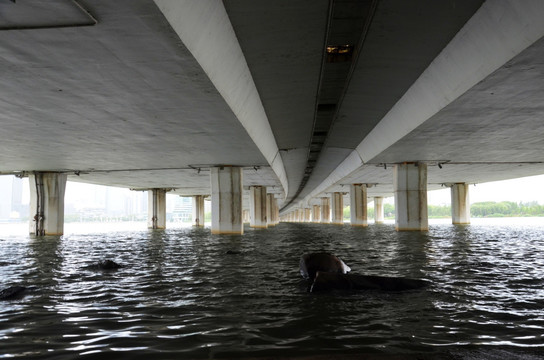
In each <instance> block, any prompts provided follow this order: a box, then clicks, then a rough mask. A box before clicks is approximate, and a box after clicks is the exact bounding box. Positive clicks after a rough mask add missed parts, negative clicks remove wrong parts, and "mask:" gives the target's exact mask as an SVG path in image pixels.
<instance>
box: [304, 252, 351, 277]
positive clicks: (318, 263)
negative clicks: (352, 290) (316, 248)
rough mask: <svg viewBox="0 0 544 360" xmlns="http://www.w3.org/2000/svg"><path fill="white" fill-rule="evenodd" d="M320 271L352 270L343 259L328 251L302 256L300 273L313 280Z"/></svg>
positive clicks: (340, 272)
mask: <svg viewBox="0 0 544 360" xmlns="http://www.w3.org/2000/svg"><path fill="white" fill-rule="evenodd" d="M318 271H321V272H330V273H338V274H346V273H348V272H349V271H351V268H350V267H349V266H347V265H346V264H345V263H344V262H343V261H342V260H340V259H339V258H338V257H336V256H335V255H333V254H330V253H327V252H316V253H310V254H304V255H302V257H301V258H300V274H301V275H302V277H303V278H305V279H310V280H313V279H314V278H315V276H316V273H317V272H318Z"/></svg>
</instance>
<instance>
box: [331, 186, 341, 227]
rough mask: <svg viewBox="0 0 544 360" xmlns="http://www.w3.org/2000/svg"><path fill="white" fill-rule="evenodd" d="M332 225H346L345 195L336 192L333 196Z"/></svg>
mask: <svg viewBox="0 0 544 360" xmlns="http://www.w3.org/2000/svg"><path fill="white" fill-rule="evenodd" d="M331 214H332V219H331V224H337V225H342V224H344V194H342V193H341V192H335V193H332V195H331Z"/></svg>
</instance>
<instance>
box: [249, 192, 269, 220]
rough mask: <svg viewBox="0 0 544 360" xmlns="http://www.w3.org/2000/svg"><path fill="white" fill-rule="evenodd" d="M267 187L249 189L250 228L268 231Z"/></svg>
mask: <svg viewBox="0 0 544 360" xmlns="http://www.w3.org/2000/svg"><path fill="white" fill-rule="evenodd" d="M266 202H267V199H266V186H250V187H249V219H250V222H249V226H251V227H252V228H259V229H266V227H267V217H266V212H267V210H266Z"/></svg>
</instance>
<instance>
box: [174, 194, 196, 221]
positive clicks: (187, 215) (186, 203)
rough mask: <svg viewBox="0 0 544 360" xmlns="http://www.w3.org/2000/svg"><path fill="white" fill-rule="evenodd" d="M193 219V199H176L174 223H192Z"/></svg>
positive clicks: (178, 197)
mask: <svg viewBox="0 0 544 360" xmlns="http://www.w3.org/2000/svg"><path fill="white" fill-rule="evenodd" d="M192 217H193V199H192V198H190V197H182V196H177V197H175V201H174V210H173V211H172V221H176V222H190V221H192Z"/></svg>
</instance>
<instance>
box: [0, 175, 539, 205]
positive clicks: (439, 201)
mask: <svg viewBox="0 0 544 360" xmlns="http://www.w3.org/2000/svg"><path fill="white" fill-rule="evenodd" d="M23 181H24V182H23V203H24V204H28V202H29V188H28V179H23ZM106 188H108V194H111V196H114V197H118V196H120V195H122V194H123V193H124V194H125V196H126V195H127V194H130V195H129V196H137V195H136V194H143V193H142V192H133V191H130V190H129V189H125V188H116V187H107V186H102V185H94V184H86V183H78V182H72V181H69V182H68V183H67V185H66V194H65V202H66V203H67V204H74V203H78V204H80V205H81V206H82V207H86V206H88V205H89V204H92V203H93V201H94V197H95V196H94V194H95V192H96V191H100V190H101V189H102V191H103V190H104V189H106ZM0 191H9V190H7V189H0ZM450 196H451V195H450V189H449V188H444V189H441V190H433V191H429V192H428V194H427V201H428V204H429V205H449V204H450V202H451V200H450ZM469 197H470V203H471V204H473V203H477V202H484V201H495V202H501V201H513V202H516V203H519V202H524V203H527V202H531V201H536V202H538V203H539V204H543V205H544V175H538V176H530V177H524V178H518V179H512V180H504V181H496V182H489V183H482V184H476V185H470V186H469ZM386 202H387V203H392V202H393V197H389V198H387V199H386ZM370 206H372V204H371V205H370Z"/></svg>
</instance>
